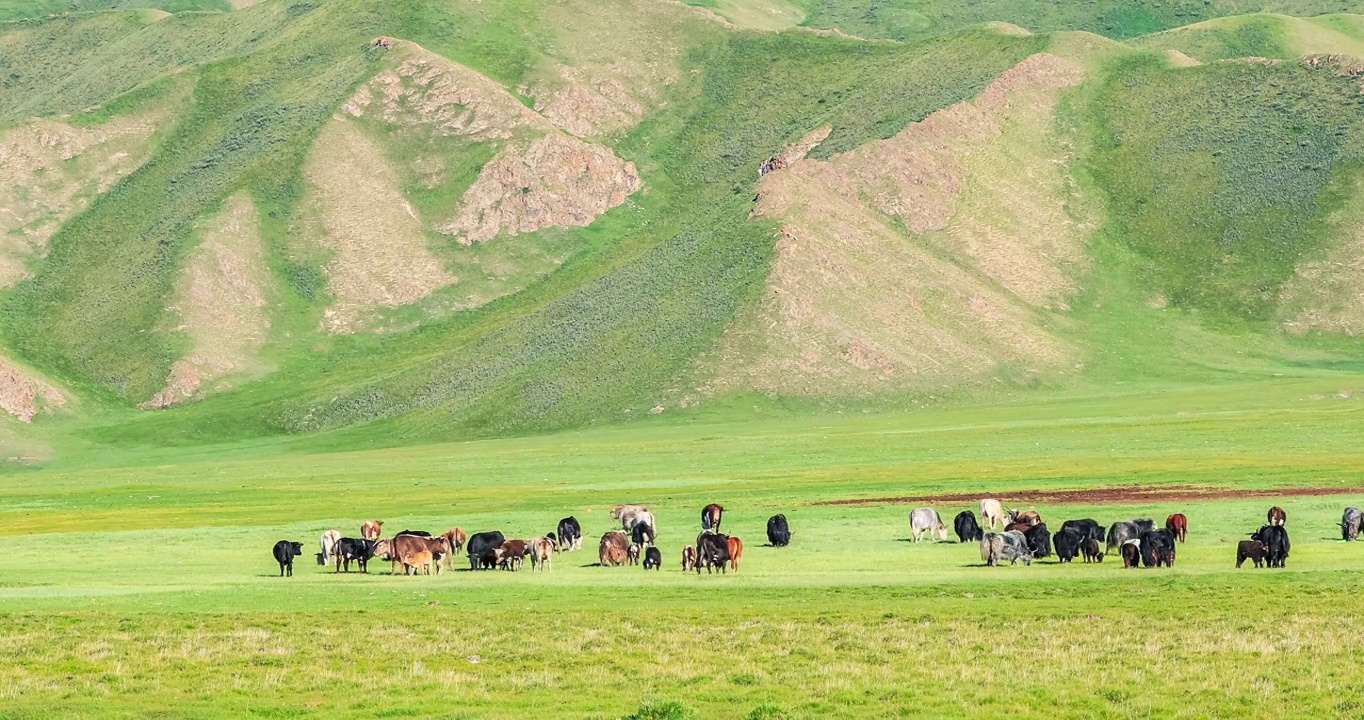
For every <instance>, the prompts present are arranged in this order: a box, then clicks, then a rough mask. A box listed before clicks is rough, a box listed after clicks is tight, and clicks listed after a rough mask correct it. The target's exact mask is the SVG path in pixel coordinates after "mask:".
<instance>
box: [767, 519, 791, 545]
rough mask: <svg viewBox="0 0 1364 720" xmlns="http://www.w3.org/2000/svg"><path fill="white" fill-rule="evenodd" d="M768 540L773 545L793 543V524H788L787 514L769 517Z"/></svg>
mask: <svg viewBox="0 0 1364 720" xmlns="http://www.w3.org/2000/svg"><path fill="white" fill-rule="evenodd" d="M767 542H768V544H769V545H771V546H772V547H786V546H787V545H790V544H791V526H790V525H787V523H786V516H785V515H773V516H772V517H770V518H768V519H767Z"/></svg>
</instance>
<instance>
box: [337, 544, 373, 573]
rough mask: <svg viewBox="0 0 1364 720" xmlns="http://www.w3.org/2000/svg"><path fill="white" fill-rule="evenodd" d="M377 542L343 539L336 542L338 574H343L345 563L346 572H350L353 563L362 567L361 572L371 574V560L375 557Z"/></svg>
mask: <svg viewBox="0 0 1364 720" xmlns="http://www.w3.org/2000/svg"><path fill="white" fill-rule="evenodd" d="M374 545H375V541H373V540H365V539H362V538H344V537H343V538H341V539H340V540H337V541H336V572H341V566H342V563H345V567H346V572H350V564H351V562H355V563H356V564H358V565H359V566H360V572H362V573H366V574H368V573H369V559H370V558H372V557H374Z"/></svg>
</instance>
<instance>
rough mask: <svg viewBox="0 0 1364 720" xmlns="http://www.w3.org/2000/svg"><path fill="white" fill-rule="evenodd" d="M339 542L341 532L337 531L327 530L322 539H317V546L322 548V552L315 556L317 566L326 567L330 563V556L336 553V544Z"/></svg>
mask: <svg viewBox="0 0 1364 720" xmlns="http://www.w3.org/2000/svg"><path fill="white" fill-rule="evenodd" d="M340 541H341V531H339V530H328V531H326V532H324V533H322V537H321V538H319V539H318V544H319V545H320V546H321V548H322V552H320V553H318V554H317V564H318V565H326V564H327V563H329V562H331V558H332V555H334V554H335V553H336V543H338V542H340Z"/></svg>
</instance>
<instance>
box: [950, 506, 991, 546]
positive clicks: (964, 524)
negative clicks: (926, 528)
mask: <svg viewBox="0 0 1364 720" xmlns="http://www.w3.org/2000/svg"><path fill="white" fill-rule="evenodd" d="M952 527H953V528H954V529H955V530H956V531H957V542H962V543H966V542H979V541H980V538H981V537H982V536H983V535H985V531H984V530H982V529H981V528H980V525H979V524H978V523H976V514H975V513H973V512H971V511H970V510H962V511H961V512H959V513H957V517H956V518H955V519H953V520H952Z"/></svg>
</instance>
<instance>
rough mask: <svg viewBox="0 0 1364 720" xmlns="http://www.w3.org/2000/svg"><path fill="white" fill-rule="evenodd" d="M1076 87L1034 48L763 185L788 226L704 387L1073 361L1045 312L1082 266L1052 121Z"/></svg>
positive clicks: (859, 381) (860, 387)
mask: <svg viewBox="0 0 1364 720" xmlns="http://www.w3.org/2000/svg"><path fill="white" fill-rule="evenodd" d="M1082 78H1083V72H1082V71H1081V70H1080V69H1078V68H1077V67H1075V66H1073V65H1071V64H1069V63H1066V62H1065V61H1062V60H1061V59H1059V58H1057V57H1055V56H1051V55H1045V54H1042V55H1037V56H1033V57H1032V58H1029V59H1028V60H1025V61H1024V62H1022V63H1020V64H1019V65H1018V66H1017V67H1015V68H1013V69H1012V70H1010V71H1008V72H1006V73H1005V74H1004V75H1002V76H1001V77H1000V78H999V79H998V80H996V81H995V82H994V83H992V84H991V85H990V86H989V87H988V88H987V89H986V90H985V91H984V92H983V93H982V94H981V96H980V97H979V98H977V99H976V100H975V101H973V102H966V103H961V104H958V105H956V106H953V107H950V108H946V109H944V110H942V111H939V112H937V113H934V114H933V115H931V116H929V117H928V118H926V119H925V120H924V121H923V122H921V123H917V124H913V125H910V126H909V127H906V128H905V129H904V130H903V131H902V132H901V133H899V134H898V135H896V136H895V137H893V138H890V139H888V140H883V141H878V142H873V143H869V144H868V145H865V146H863V147H861V148H858V149H856V150H853V151H851V152H848V153H844V154H842V155H838V156H835V157H833V158H831V159H829V160H828V161H819V160H810V159H805V160H799V161H796V162H793V163H790V164H789V166H787V167H786V168H784V169H781V170H777V171H775V172H771V173H768V174H767V175H766V176H765V177H763V179H762V180H761V181H760V183H759V185H758V189H759V194H760V200H759V202H758V204H757V207H756V209H755V211H754V214H755V215H756V216H759V217H770V218H774V219H779V220H780V221H781V222H782V223H783V226H782V229H781V234H780V239H779V240H778V242H777V245H776V257H775V259H774V261H773V266H772V271H771V274H770V276H769V279H768V283H767V289H766V292H765V293H764V296H763V298H762V300H761V301H760V303H759V305H758V307H757V309H756V311H753V312H750V313H748V314H747V315H746V316H743V315H741V317H740V318H739V319H738V320H737V321H736V322H735V324H734V326H733V327H731V328H730V330H729V331H728V332H727V333H726V336H725V337H724V338H723V339H722V341H721V343H720V346H719V348H718V350H717V353H716V356H715V357H714V358H713V361H714V363H715V366H716V367H717V368H718V370H717V377H716V378H715V380H714V383H713V388H711V389H715V390H721V391H725V390H757V391H760V392H774V393H792V394H826V393H828V392H830V391H833V392H841V393H852V394H861V393H867V392H883V391H887V390H909V389H937V388H941V387H943V386H944V385H951V384H953V383H959V382H963V381H968V382H969V381H976V382H979V381H984V380H987V379H989V378H991V377H994V376H996V375H997V374H998V372H999V371H1000V370H1001V368H1003V367H1006V366H1007V367H1012V368H1015V369H1016V370H1019V371H1021V372H1023V373H1027V374H1035V373H1038V372H1044V371H1056V370H1059V369H1060V368H1063V367H1065V366H1067V365H1069V364H1071V363H1072V362H1073V351H1072V349H1071V348H1070V347H1068V346H1067V345H1066V344H1065V343H1063V342H1062V341H1061V340H1059V339H1058V338H1057V337H1056V336H1055V335H1053V334H1052V333H1051V332H1050V331H1049V330H1048V329H1045V328H1044V327H1043V326H1042V325H1041V323H1040V322H1039V318H1038V316H1037V315H1036V313H1037V312H1038V311H1039V310H1040V309H1042V308H1044V307H1046V306H1049V305H1057V306H1061V305H1063V298H1064V297H1065V296H1066V295H1067V294H1068V293H1069V292H1071V291H1073V289H1074V286H1073V281H1072V280H1071V274H1072V273H1073V272H1074V271H1075V269H1076V268H1078V267H1081V266H1082V263H1083V260H1084V254H1083V244H1084V238H1085V234H1086V232H1087V231H1088V229H1087V228H1085V227H1083V226H1079V225H1078V224H1077V223H1075V222H1074V221H1072V220H1071V219H1070V217H1069V215H1068V213H1067V208H1066V204H1065V198H1066V194H1067V192H1068V191H1069V178H1068V174H1067V173H1066V171H1065V162H1066V161H1067V160H1068V153H1067V149H1066V148H1065V147H1064V145H1063V143H1062V142H1061V141H1060V139H1059V138H1058V137H1057V136H1056V134H1055V133H1054V131H1053V128H1052V124H1053V117H1054V112H1055V106H1056V102H1057V95H1058V93H1059V91H1060V90H1061V89H1062V88H1066V87H1071V86H1074V85H1076V84H1078V83H1079V82H1080V81H1081V80H1082Z"/></svg>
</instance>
